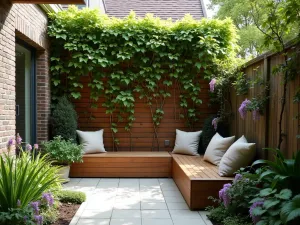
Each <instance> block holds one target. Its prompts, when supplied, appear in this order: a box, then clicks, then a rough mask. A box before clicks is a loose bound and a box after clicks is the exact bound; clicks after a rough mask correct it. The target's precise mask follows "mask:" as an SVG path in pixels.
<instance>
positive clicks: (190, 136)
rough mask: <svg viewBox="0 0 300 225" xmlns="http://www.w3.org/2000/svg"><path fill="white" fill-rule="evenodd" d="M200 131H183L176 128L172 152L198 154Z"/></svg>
mask: <svg viewBox="0 0 300 225" xmlns="http://www.w3.org/2000/svg"><path fill="white" fill-rule="evenodd" d="M201 133H202V131H197V132H185V131H181V130H177V129H176V141H175V147H174V150H173V152H172V153H177V154H185V155H199V154H198V147H199V141H200V135H201Z"/></svg>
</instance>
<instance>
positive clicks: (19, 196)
mask: <svg viewBox="0 0 300 225" xmlns="http://www.w3.org/2000/svg"><path fill="white" fill-rule="evenodd" d="M0 168H1V169H0V202H1V205H0V211H2V212H8V211H9V209H12V208H17V202H18V200H19V201H20V202H21V206H20V208H21V209H23V208H24V207H26V206H27V205H28V203H29V202H31V201H36V200H38V199H39V198H40V197H41V195H42V193H43V192H46V191H49V189H50V190H53V191H56V190H57V189H59V188H60V180H59V177H58V168H57V167H54V166H51V164H50V163H49V160H48V155H44V156H41V154H39V153H38V154H30V153H28V152H21V154H20V156H19V157H15V156H9V155H6V154H5V155H2V156H1V157H0Z"/></svg>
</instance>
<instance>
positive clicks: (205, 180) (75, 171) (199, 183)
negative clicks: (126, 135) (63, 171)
mask: <svg viewBox="0 0 300 225" xmlns="http://www.w3.org/2000/svg"><path fill="white" fill-rule="evenodd" d="M70 177H153V178H162V177H173V179H174V181H175V183H176V185H177V186H178V188H179V190H180V192H181V193H182V195H183V197H184V199H185V201H186V202H187V204H188V206H189V207H190V209H191V210H198V209H203V208H205V207H207V206H208V205H211V203H212V202H211V201H210V200H208V199H207V198H208V197H209V196H214V197H217V196H218V192H219V190H220V189H221V188H222V186H223V185H224V184H225V183H228V182H230V181H231V180H232V179H233V178H232V177H220V176H219V175H218V168H217V166H214V165H212V164H210V163H208V162H205V161H203V157H202V156H187V155H178V154H170V153H168V152H109V153H101V154H89V155H84V156H83V163H74V164H72V165H71V171H70Z"/></svg>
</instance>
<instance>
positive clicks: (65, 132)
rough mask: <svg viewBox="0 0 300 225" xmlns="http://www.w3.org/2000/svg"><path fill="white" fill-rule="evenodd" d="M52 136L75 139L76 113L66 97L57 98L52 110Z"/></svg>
mask: <svg viewBox="0 0 300 225" xmlns="http://www.w3.org/2000/svg"><path fill="white" fill-rule="evenodd" d="M52 119H53V134H54V135H53V136H61V137H62V138H63V139H65V140H69V139H72V140H76V129H77V113H76V111H75V109H74V107H73V105H72V103H71V102H70V101H69V100H68V99H67V97H65V96H64V97H61V98H59V99H58V103H57V104H55V105H54V109H53V112H52Z"/></svg>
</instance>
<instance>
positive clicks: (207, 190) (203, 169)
mask: <svg viewBox="0 0 300 225" xmlns="http://www.w3.org/2000/svg"><path fill="white" fill-rule="evenodd" d="M172 156H173V169H172V177H173V179H174V181H175V183H176V185H177V186H178V188H179V190H180V192H181V193H182V195H183V197H184V199H185V201H186V202H187V204H188V206H189V207H190V209H191V210H198V209H204V208H205V207H207V206H209V205H211V204H212V202H211V200H208V199H207V198H208V197H209V196H214V197H216V198H217V197H218V193H219V190H220V189H221V188H222V187H223V185H224V184H226V183H229V182H231V181H232V180H233V178H232V177H220V176H219V175H218V167H217V166H215V165H213V164H210V163H208V162H205V161H204V160H203V157H202V156H199V157H198V156H186V155H175V154H173V155H172Z"/></svg>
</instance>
